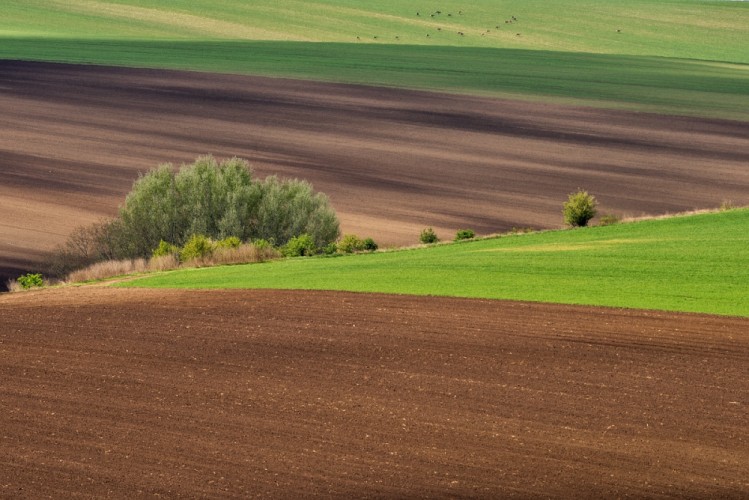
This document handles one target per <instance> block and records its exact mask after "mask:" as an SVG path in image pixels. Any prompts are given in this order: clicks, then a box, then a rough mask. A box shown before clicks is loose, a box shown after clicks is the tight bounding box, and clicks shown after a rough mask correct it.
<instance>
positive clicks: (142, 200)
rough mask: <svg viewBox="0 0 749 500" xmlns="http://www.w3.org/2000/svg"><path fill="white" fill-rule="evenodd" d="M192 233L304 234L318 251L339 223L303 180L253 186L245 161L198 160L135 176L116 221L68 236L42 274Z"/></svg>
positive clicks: (276, 239)
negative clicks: (177, 168) (49, 265)
mask: <svg viewBox="0 0 749 500" xmlns="http://www.w3.org/2000/svg"><path fill="white" fill-rule="evenodd" d="M196 234H200V235H204V236H205V237H206V238H209V239H212V240H215V241H226V239H227V238H230V237H233V238H236V239H237V240H238V241H240V242H246V241H254V240H259V239H263V240H267V241H270V242H272V244H273V245H277V246H279V247H280V246H283V245H285V244H286V243H287V242H288V241H289V240H291V239H292V238H294V237H297V236H300V235H302V234H308V235H309V236H310V238H311V239H312V241H313V242H314V246H315V248H323V247H325V246H326V245H328V244H330V243H331V242H333V241H335V240H336V239H337V238H338V235H339V222H338V217H337V216H336V214H335V211H334V210H333V208H332V207H331V206H330V203H329V201H328V198H327V197H326V196H325V195H324V194H322V193H315V192H314V190H313V188H312V186H311V185H310V184H309V183H308V182H305V181H300V180H296V179H294V180H281V179H279V178H277V177H275V176H271V177H268V178H266V179H265V180H255V179H253V176H252V169H251V168H250V166H249V164H248V163H247V162H246V161H245V160H242V159H239V158H232V159H230V160H226V161H223V162H220V163H219V162H217V161H216V160H215V159H214V158H213V157H212V156H204V157H200V158H198V159H197V160H196V161H195V162H194V163H192V164H190V165H183V166H182V168H180V169H179V171H175V170H174V169H173V168H172V166H171V165H161V166H159V167H158V168H156V169H155V170H153V171H151V172H149V173H147V174H146V175H143V176H141V177H140V178H139V179H138V180H137V181H136V182H135V183H134V184H133V189H132V191H131V192H130V194H128V196H127V198H126V199H125V203H124V204H123V205H122V206H121V207H120V211H119V215H118V216H117V217H116V218H114V219H112V220H110V221H105V222H102V223H99V224H97V225H94V226H90V227H86V228H81V229H78V230H76V231H75V232H74V233H73V234H72V235H71V237H70V238H69V239H68V241H67V242H66V243H65V244H64V245H62V246H61V247H59V248H58V251H57V252H55V257H54V259H53V262H52V266H51V269H50V272H51V274H54V275H56V276H63V275H65V274H68V273H70V272H71V271H73V270H74V269H79V268H82V267H85V266H88V265H90V264H93V263H95V262H99V261H102V260H111V259H132V258H140V257H144V258H145V257H150V256H151V255H152V253H153V251H154V249H156V248H157V247H158V246H159V245H160V242H161V241H164V242H166V243H167V244H169V245H174V246H177V247H183V246H184V245H185V244H186V243H187V241H188V239H189V238H190V237H192V236H193V235H196ZM235 243H236V241H234V240H232V244H235ZM163 250H166V248H163V249H162V251H163Z"/></svg>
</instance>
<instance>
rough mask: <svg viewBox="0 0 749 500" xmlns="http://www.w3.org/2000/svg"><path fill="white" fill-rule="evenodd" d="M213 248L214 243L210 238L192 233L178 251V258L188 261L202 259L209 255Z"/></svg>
mask: <svg viewBox="0 0 749 500" xmlns="http://www.w3.org/2000/svg"><path fill="white" fill-rule="evenodd" d="M213 250H214V243H213V241H211V239H210V238H208V237H207V236H203V235H202V234H194V235H193V236H192V237H190V239H189V240H187V243H185V246H183V247H182V249H181V250H180V251H179V260H181V261H182V262H188V261H190V260H197V259H202V258H204V257H208V256H210V255H211V254H212V253H213Z"/></svg>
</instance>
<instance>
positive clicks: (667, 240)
mask: <svg viewBox="0 0 749 500" xmlns="http://www.w3.org/2000/svg"><path fill="white" fill-rule="evenodd" d="M747 262H749V209H741V210H732V211H727V212H720V213H711V214H702V215H694V216H684V217H675V218H670V219H663V220H651V221H643V222H637V223H632V224H621V225H616V226H607V227H593V228H588V229H578V230H569V231H553V232H545V233H535V234H529V235H517V236H505V237H501V238H497V239H490V240H482V241H475V242H464V243H458V244H453V245H442V246H434V247H429V248H424V249H414V250H403V251H396V252H383V253H375V254H362V255H354V256H344V257H337V258H299V259H290V260H284V261H276V262H271V263H264V264H252V265H245V266H226V267H216V268H205V269H190V270H181V271H173V272H170V273H165V274H160V275H155V276H151V277H146V278H143V279H138V280H136V281H133V282H129V283H123V284H121V285H120V286H130V287H163V288H281V289H315V290H348V291H358V292H383V293H399V294H414V295H443V296H454V297H477V298H491V299H515V300H530V301H541V302H556V303H564V304H589V305H600V306H616V307H631V308H643V309H661V310H670V311H690V312H704V313H714V314H726V315H739V316H749V266H747Z"/></svg>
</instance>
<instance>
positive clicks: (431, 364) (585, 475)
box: [0, 287, 749, 498]
mask: <svg viewBox="0 0 749 500" xmlns="http://www.w3.org/2000/svg"><path fill="white" fill-rule="evenodd" d="M0 325H2V328H1V329H0V408H1V409H2V410H0V496H2V497H28V498H41V497H43V496H47V495H50V496H53V497H57V498H63V497H69V496H84V497H88V496H91V495H96V496H107V495H111V496H118V497H132V496H136V495H148V496H151V495H160V496H168V497H174V496H179V495H183V496H190V497H195V496H235V497H246V496H252V495H263V496H284V497H301V496H318V495H323V496H342V497H348V496H351V495H355V496H377V497H382V496H389V497H399V498H403V497H415V496H435V497H441V496H451V497H456V496H472V497H487V498H488V497H491V498H497V497H500V496H501V497H515V496H517V497H527V496H541V495H543V496H549V497H554V496H565V497H576V498H577V497H597V498H604V497H606V498H610V497H614V496H617V497H619V496H627V495H633V496H637V497H640V496H659V497H661V496H662V497H666V496H670V497H703V496H710V497H716V498H724V497H736V498H738V497H743V498H746V496H747V495H749V475H747V466H748V465H749V321H747V320H746V319H736V318H725V317H711V316H701V315H679V314H669V313H658V312H643V311H625V310H614V309H607V310H603V309H595V308H586V307H568V306H555V305H541V304H528V303H514V302H499V301H483V300H461V299H448V298H425V297H396V296H386V295H364V294H347V293H333V292H313V293H309V292H294V291H163V290H135V289H132V290H131V289H127V290H116V289H114V290H113V289H107V288H93V287H88V288H81V289H64V290H47V291H41V292H33V293H24V294H14V295H6V296H3V297H0Z"/></svg>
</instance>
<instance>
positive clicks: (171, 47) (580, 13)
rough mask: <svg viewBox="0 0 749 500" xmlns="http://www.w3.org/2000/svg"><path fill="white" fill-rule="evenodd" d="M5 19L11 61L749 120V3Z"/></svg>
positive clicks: (34, 6) (260, 8)
mask: <svg viewBox="0 0 749 500" xmlns="http://www.w3.org/2000/svg"><path fill="white" fill-rule="evenodd" d="M1 10H2V12H1V14H0V59H18V60H36V61H39V60H41V61H55V62H72V63H87V64H105V65H123V66H135V67H156V68H170V69H189V70H198V71H213V72H225V73H239V74H257V75H267V76H281V77H290V78H302V79H314V80H326V81H336V82H348V83H362V84H372V85H386V86H398V87H410V88H420V89H430V90H444V91H450V92H464V93H478V94H486V95H490V96H500V97H511V98H515V97H521V98H529V99H541V100H552V101H556V102H568V103H571V104H582V105H594V106H604V107H621V108H626V109H635V110H642V111H653V112H658V113H670V114H688V115H698V116H710V117H718V118H732V119H738V120H747V121H749V50H747V49H746V45H747V44H746V34H747V33H749V2H730V1H695V0H671V1H662V0H627V1H619V0H587V1H586V0H582V1H580V0H575V1H573V0H560V1H558V2H547V1H541V0H508V1H505V2H501V3H498V2H496V1H495V0H477V1H472V2H465V3H464V2H457V1H453V0H450V1H446V2H438V3H432V2H427V1H415V2H402V1H400V0H382V1H378V2H371V3H369V4H366V5H356V4H355V3H354V2H351V1H348V0H316V1H310V0H285V1H282V2H279V1H277V0H273V1H271V0H253V1H252V2H247V1H244V0H172V1H170V2H159V1H156V0H109V1H100V0H5V1H4V2H3V6H2V9H1ZM437 10H439V11H440V12H441V13H440V14H437V13H436V11H437ZM417 12H418V13H419V15H418V16H417V15H416V14H417ZM432 16H434V17H432ZM513 16H514V17H515V18H516V19H517V20H516V21H513V20H512V18H513ZM505 21H512V24H506V23H505ZM497 26H499V28H497ZM617 30H619V32H617ZM459 33H463V35H460V34H459ZM518 34H519V35H518ZM427 35H429V36H428V37H427ZM322 42H324V43H322Z"/></svg>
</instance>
